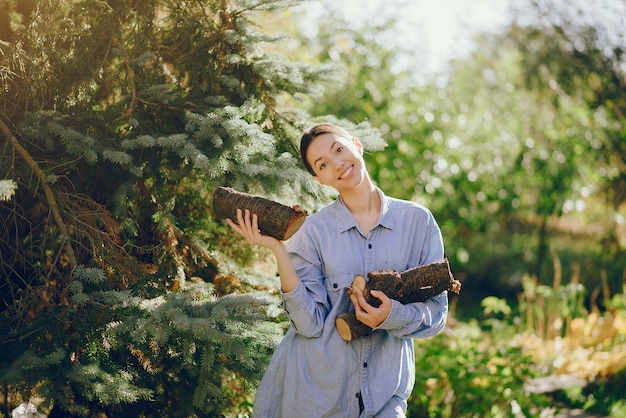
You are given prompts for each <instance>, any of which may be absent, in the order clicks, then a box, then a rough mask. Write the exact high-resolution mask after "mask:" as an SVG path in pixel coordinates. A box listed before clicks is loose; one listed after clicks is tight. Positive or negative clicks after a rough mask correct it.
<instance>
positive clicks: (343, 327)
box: [335, 317, 355, 342]
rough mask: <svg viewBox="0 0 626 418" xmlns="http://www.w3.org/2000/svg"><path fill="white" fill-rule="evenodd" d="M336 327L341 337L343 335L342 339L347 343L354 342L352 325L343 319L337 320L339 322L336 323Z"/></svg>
mask: <svg viewBox="0 0 626 418" xmlns="http://www.w3.org/2000/svg"><path fill="white" fill-rule="evenodd" d="M335 325H336V326H337V331H339V335H341V338H342V339H343V340H344V341H345V342H350V341H352V339H353V338H354V337H355V335H354V334H352V329H351V328H350V325H348V323H347V322H346V320H345V319H343V318H341V317H339V318H337V320H336V321H335Z"/></svg>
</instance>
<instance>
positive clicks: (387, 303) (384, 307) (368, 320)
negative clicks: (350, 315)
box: [354, 290, 392, 328]
mask: <svg viewBox="0 0 626 418" xmlns="http://www.w3.org/2000/svg"><path fill="white" fill-rule="evenodd" d="M356 294H357V302H358V303H356V304H355V305H354V311H355V313H356V317H357V319H358V320H359V321H361V322H363V323H364V324H365V325H369V326H370V327H372V328H376V327H377V326H379V325H380V324H382V323H383V322H384V321H385V319H387V316H388V315H389V312H390V311H391V305H392V302H391V299H390V298H389V297H388V296H387V295H386V294H385V293H383V292H381V291H378V290H372V291H370V294H371V295H372V296H374V297H375V298H377V299H379V300H380V302H381V303H380V306H378V307H374V306H372V305H370V304H369V303H367V301H366V300H365V297H364V296H363V292H361V291H357V292H356Z"/></svg>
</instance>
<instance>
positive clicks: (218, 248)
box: [0, 0, 336, 416]
mask: <svg viewBox="0 0 626 418" xmlns="http://www.w3.org/2000/svg"><path fill="white" fill-rule="evenodd" d="M18 3H19V4H18ZM296 3H297V2H296V1H289V0H256V1H251V0H206V1H198V2H180V1H176V0H157V1H146V0H132V1H128V0H127V1H123V0H108V1H97V2H95V1H87V0H83V1H80V0H79V1H77V0H74V1H69V0H39V1H28V2H4V3H3V4H2V5H0V8H3V9H2V10H0V13H4V14H5V15H6V17H7V19H6V22H7V23H9V22H10V25H7V26H5V27H2V28H0V33H1V34H2V35H1V36H2V37H3V39H4V40H3V41H1V42H0V83H1V87H2V93H0V94H1V95H0V138H1V140H2V146H1V147H0V173H1V174H2V179H0V219H1V220H2V222H1V224H0V257H1V258H0V268H1V271H0V315H1V320H0V331H1V334H2V335H1V336H0V352H2V355H1V356H0V385H1V386H2V388H3V392H4V393H5V394H7V395H8V399H4V405H3V407H4V412H5V413H6V414H8V411H9V408H10V407H14V406H16V405H17V404H19V402H20V401H22V400H28V398H30V397H31V396H34V395H37V396H39V397H40V398H42V399H43V400H44V403H43V404H42V405H41V407H42V408H43V409H44V410H46V411H49V412H50V416H61V415H62V416H68V415H72V416H93V415H95V414H97V413H100V414H104V415H107V416H120V415H122V414H124V415H127V416H140V415H141V416H194V415H195V416H219V415H221V414H224V413H225V412H228V411H230V412H231V413H232V412H233V411H236V410H237V408H236V404H237V403H242V405H243V406H242V407H240V408H239V409H240V410H241V409H243V410H244V411H245V410H247V409H246V408H248V407H246V401H245V399H247V398H246V397H247V396H249V395H250V394H251V393H252V392H253V389H254V384H255V383H256V382H257V381H258V379H259V378H260V376H261V374H262V372H263V370H264V366H265V364H266V362H267V360H268V358H269V355H270V354H271V352H272V350H273V348H274V346H275V344H276V343H277V341H278V339H279V338H280V336H281V334H282V326H281V322H282V320H283V318H282V317H281V316H280V314H279V312H280V310H279V309H277V298H276V297H275V295H276V290H275V287H276V285H277V280H276V278H275V277H273V275H272V274H270V273H268V274H265V275H263V274H260V273H258V272H257V271H253V269H251V268H243V267H241V266H242V265H250V263H249V262H250V261H251V260H254V258H255V256H256V254H255V253H253V252H252V251H251V250H250V249H249V248H248V247H247V246H242V245H241V242H240V241H239V240H238V238H237V237H236V236H235V235H236V234H232V233H231V232H230V231H229V230H228V229H227V227H226V226H225V225H224V224H223V223H221V222H218V221H216V220H214V219H213V217H212V215H211V205H210V203H211V202H210V195H211V192H212V190H213V189H214V188H215V187H217V186H220V185H228V186H231V187H233V188H235V189H238V190H241V191H245V192H250V193H258V194H263V195H265V196H266V197H269V198H275V199H280V201H281V202H282V203H284V204H295V203H300V204H305V205H306V202H310V200H307V199H308V198H307V196H310V195H313V194H316V193H318V194H319V193H321V192H320V191H319V190H318V189H316V188H315V186H314V184H313V183H312V182H311V181H310V180H309V177H308V175H307V174H306V173H305V172H304V171H303V170H302V169H301V168H300V167H299V165H298V157H297V156H298V152H297V144H296V143H295V142H294V138H297V136H298V132H300V131H301V129H302V128H303V127H304V125H305V124H308V122H309V119H310V117H309V116H308V115H307V114H306V113H305V112H302V111H300V110H294V109H297V107H295V106H293V105H292V106H291V108H290V107H289V106H286V105H284V104H285V103H290V102H291V103H294V102H295V103H297V101H298V100H299V99H300V98H302V97H305V96H306V97H311V96H314V95H316V94H318V93H319V91H318V82H319V81H322V80H328V79H330V78H332V77H335V76H336V73H335V72H334V71H333V69H332V67H326V66H317V67H315V66H311V65H310V64H306V63H298V62H291V61H289V60H287V59H285V58H284V57H282V56H280V55H276V54H270V53H269V52H268V51H269V49H268V48H267V46H268V45H280V42H281V41H282V40H283V35H277V34H270V33H266V32H263V31H262V30H261V28H260V27H259V26H258V25H256V24H255V19H258V20H261V19H262V18H263V16H264V13H270V12H273V11H276V10H279V9H280V8H285V7H288V6H291V5H294V4H296ZM246 263H248V264H246ZM248 409H249V408H248Z"/></svg>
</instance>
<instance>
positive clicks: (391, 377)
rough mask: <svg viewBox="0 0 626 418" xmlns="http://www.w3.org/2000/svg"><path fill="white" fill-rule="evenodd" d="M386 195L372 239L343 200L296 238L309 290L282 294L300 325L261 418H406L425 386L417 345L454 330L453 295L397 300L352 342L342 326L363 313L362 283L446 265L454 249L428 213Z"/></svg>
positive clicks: (286, 345)
mask: <svg viewBox="0 0 626 418" xmlns="http://www.w3.org/2000/svg"><path fill="white" fill-rule="evenodd" d="M378 192H379V194H380V196H381V201H382V207H381V213H380V217H379V219H378V222H377V224H376V225H375V226H374V227H373V228H372V230H371V231H369V233H368V234H364V233H363V231H361V230H360V228H359V226H358V224H357V222H356V220H355V219H354V217H353V216H352V214H351V213H350V211H349V210H348V208H347V207H346V206H345V204H344V203H343V202H342V201H341V199H340V198H339V199H337V200H336V201H334V202H333V203H331V204H329V205H328V206H325V207H323V208H322V209H320V210H319V211H318V212H317V213H315V214H313V215H311V216H309V217H308V218H307V220H306V221H305V222H304V224H303V225H302V227H301V228H300V230H299V231H298V232H297V233H296V234H295V235H294V236H293V237H292V238H291V239H290V240H289V242H288V250H289V252H290V256H291V259H292V262H293V264H294V267H295V269H296V272H297V273H298V276H299V277H300V280H301V283H300V285H299V286H298V287H296V289H294V290H292V291H290V292H287V293H283V294H282V298H283V302H284V309H285V311H286V312H287V314H288V316H289V320H290V321H291V326H290V328H289V329H288V331H287V333H286V334H285V336H284V338H283V340H282V341H281V343H280V344H279V345H278V347H277V348H276V351H275V352H274V355H273V357H272V360H271V361H270V364H269V366H268V369H267V371H266V373H265V375H264V377H263V379H262V381H261V384H260V385H259V388H258V390H257V396H256V400H255V404H254V417H255V418H270V417H271V418H279V417H284V418H293V417H298V418H321V417H337V418H340V417H341V418H343V417H346V418H356V417H359V416H365V417H373V416H378V417H396V416H404V412H405V411H406V400H407V399H408V397H409V395H410V394H411V391H412V390H413V384H414V382H415V360H414V352H413V341H412V340H411V339H412V338H426V337H430V336H433V335H435V334H437V333H439V332H440V331H441V330H442V329H443V328H444V326H445V323H446V318H447V312H448V298H447V293H446V292H443V293H441V294H440V295H438V296H435V297H433V298H431V299H429V300H427V301H426V302H423V303H422V302H418V303H410V304H406V305H403V304H401V303H399V302H398V301H395V300H393V303H392V308H391V312H390V313H389V316H388V317H387V319H386V320H385V321H384V322H383V323H382V324H380V325H379V326H378V327H377V328H376V329H375V330H374V332H373V333H372V334H371V335H369V336H365V337H360V338H357V339H355V340H352V341H351V342H348V343H347V342H345V341H344V340H343V339H342V338H341V336H340V335H339V333H338V331H337V329H336V327H335V319H336V318H337V315H340V314H341V313H344V312H346V311H348V310H349V309H354V307H353V305H352V302H351V301H350V298H349V296H348V294H347V292H346V291H347V289H348V288H349V287H350V286H351V283H352V280H353V279H354V276H355V275H357V274H367V273H368V272H370V271H374V270H383V269H384V270H389V269H394V270H396V271H398V272H401V271H404V270H407V269H410V268H413V267H417V266H421V265H425V264H429V263H432V262H436V261H441V260H442V259H443V251H444V250H443V242H442V238H441V232H440V230H439V227H438V225H437V223H436V221H435V219H434V217H433V215H432V214H431V212H430V211H429V210H428V209H426V208H425V207H423V206H421V205H419V204H417V203H414V202H408V201H404V200H399V199H394V198H390V197H386V196H385V195H384V194H383V193H382V192H381V191H380V190H378ZM360 400H362V406H363V407H364V411H363V412H362V413H360V408H359V401H360Z"/></svg>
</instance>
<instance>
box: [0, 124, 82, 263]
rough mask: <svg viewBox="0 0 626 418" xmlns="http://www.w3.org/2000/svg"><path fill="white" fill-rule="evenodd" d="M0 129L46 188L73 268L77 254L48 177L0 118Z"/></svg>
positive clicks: (49, 203) (49, 202)
mask: <svg viewBox="0 0 626 418" xmlns="http://www.w3.org/2000/svg"><path fill="white" fill-rule="evenodd" d="M0 131H2V133H3V134H4V136H5V137H6V138H7V139H9V141H10V143H11V145H13V148H14V149H15V150H16V151H17V152H18V154H19V155H20V156H21V157H22V158H23V159H24V161H25V162H26V164H27V165H28V167H30V169H31V170H32V171H33V173H35V175H36V176H37V178H38V179H39V181H40V182H41V187H42V188H43V190H44V193H45V195H46V200H47V201H48V205H49V206H50V211H51V212H52V216H53V217H54V220H55V221H56V224H57V227H58V228H59V231H60V232H61V238H62V240H63V242H64V244H65V249H66V251H67V254H68V256H69V258H70V267H71V268H72V269H73V268H74V267H76V255H75V254H74V249H73V248H72V245H71V244H70V233H69V230H68V229H67V226H66V225H65V222H64V221H63V217H62V216H61V212H60V211H59V206H58V204H57V201H56V199H55V197H54V192H53V191H52V188H51V187H50V184H49V183H48V179H47V177H46V174H45V173H44V172H43V170H42V169H41V168H40V167H39V165H38V164H37V162H36V161H35V159H34V158H33V157H32V156H31V155H30V154H29V153H28V151H27V150H26V148H24V147H23V146H22V145H21V144H20V143H19V142H18V140H17V138H16V137H15V136H14V135H13V133H12V132H11V130H10V129H9V127H8V126H7V125H6V124H5V123H4V122H3V121H1V120H0Z"/></svg>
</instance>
